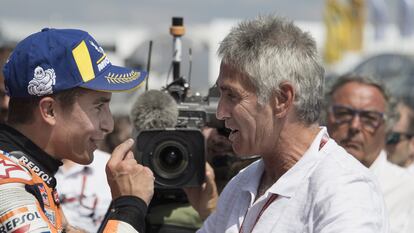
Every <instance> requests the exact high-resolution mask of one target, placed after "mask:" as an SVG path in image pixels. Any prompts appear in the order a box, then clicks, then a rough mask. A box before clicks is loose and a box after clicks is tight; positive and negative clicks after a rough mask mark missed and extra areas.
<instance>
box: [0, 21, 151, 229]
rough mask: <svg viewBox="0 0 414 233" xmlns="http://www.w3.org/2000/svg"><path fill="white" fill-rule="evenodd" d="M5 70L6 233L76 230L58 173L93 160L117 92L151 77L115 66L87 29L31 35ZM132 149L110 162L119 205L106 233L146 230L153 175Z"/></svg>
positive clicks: (0, 184) (1, 176)
mask: <svg viewBox="0 0 414 233" xmlns="http://www.w3.org/2000/svg"><path fill="white" fill-rule="evenodd" d="M3 72H4V77H5V85H6V89H7V91H8V95H9V96H10V104H9V115H8V121H7V125H0V149H1V150H2V152H1V153H0V171H3V173H0V203H1V206H0V219H1V221H2V223H1V224H2V225H1V226H0V232H46V231H47V232H49V231H50V232H71V231H74V229H73V228H72V227H71V226H69V225H68V224H67V222H66V219H65V217H64V214H63V213H62V211H61V208H60V204H59V201H58V200H59V199H58V197H57V190H56V188H55V187H56V180H55V178H54V173H55V172H56V171H57V169H58V168H59V166H60V165H62V162H61V160H62V159H69V160H72V161H73V162H76V163H80V164H89V163H91V162H92V160H93V151H94V150H95V149H96V148H97V144H98V143H99V142H100V141H101V140H103V138H104V136H105V135H106V134H107V133H109V132H111V131H112V128H113V120H112V116H111V113H110V110H109V101H110V99H111V95H112V94H111V93H110V92H111V91H121V90H129V89H133V88H135V87H137V86H138V85H140V84H141V83H142V82H143V81H144V80H145V76H146V74H145V73H144V72H138V71H133V70H130V69H127V68H122V67H116V66H113V65H112V64H111V63H110V61H109V59H108V58H107V56H106V54H105V52H104V51H103V49H102V48H101V47H100V46H99V45H98V43H97V42H96V41H95V40H94V39H93V38H92V37H91V36H90V35H89V34H88V33H87V32H84V31H80V30H75V29H43V30H42V31H41V32H38V33H35V34H32V35H31V36H29V37H27V38H26V39H24V40H23V41H21V42H20V43H19V44H18V45H17V46H16V48H15V50H14V52H13V54H12V55H11V57H10V59H9V61H8V62H7V63H6V65H5V67H4V70H3ZM132 145H133V140H132V139H128V140H126V141H125V142H124V143H122V144H121V145H119V146H118V147H117V148H116V149H115V150H114V151H113V153H112V155H111V158H110V159H109V161H108V163H107V167H106V173H107V180H108V183H109V186H110V188H111V193H112V199H113V202H112V204H111V207H110V210H109V211H108V213H107V216H106V220H105V221H104V223H103V224H102V226H101V228H100V232H141V233H142V232H144V217H145V213H146V208H147V205H148V203H149V202H150V200H151V197H152V194H153V182H154V177H153V174H152V172H151V171H150V170H149V169H148V168H146V167H143V166H141V165H139V164H137V162H136V160H135V159H134V156H133V153H132V152H131V148H132ZM131 181H133V182H131ZM78 232H79V231H78Z"/></svg>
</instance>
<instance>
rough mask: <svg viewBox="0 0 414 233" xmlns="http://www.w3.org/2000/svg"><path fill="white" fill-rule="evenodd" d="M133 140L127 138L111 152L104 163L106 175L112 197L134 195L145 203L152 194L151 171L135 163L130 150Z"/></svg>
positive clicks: (152, 180)
mask: <svg viewBox="0 0 414 233" xmlns="http://www.w3.org/2000/svg"><path fill="white" fill-rule="evenodd" d="M133 144H134V140H132V139H128V140H126V141H125V142H123V143H121V144H120V145H119V146H117V147H116V148H115V150H114V151H113V152H112V156H111V158H110V159H109V161H108V163H107V164H106V177H107V179H108V184H109V187H110V188H111V193H112V199H116V198H118V197H120V196H129V195H131V196H136V197H138V198H140V199H142V200H143V201H145V203H147V205H148V204H149V203H150V201H151V198H152V195H153V194H154V180H155V178H154V175H153V174H152V171H151V170H150V169H149V168H147V167H144V166H142V165H140V164H138V163H137V161H136V160H135V158H134V154H133V153H132V151H131V148H132V145H133Z"/></svg>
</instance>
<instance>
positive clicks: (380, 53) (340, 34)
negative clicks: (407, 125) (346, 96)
mask: <svg viewBox="0 0 414 233" xmlns="http://www.w3.org/2000/svg"><path fill="white" fill-rule="evenodd" d="M270 13H275V14H277V15H280V16H283V17H287V18H289V19H291V20H293V21H295V23H297V25H299V26H300V27H301V28H302V29H304V30H305V31H308V32H309V33H310V34H311V35H312V36H313V37H314V38H315V40H316V42H317V45H318V49H319V51H320V54H321V57H322V58H323V60H324V62H325V64H326V70H327V79H329V78H331V77H335V76H337V75H340V74H343V73H346V72H350V71H358V72H365V73H373V74H375V75H377V76H379V77H380V78H383V79H384V80H386V81H387V82H389V83H390V86H391V87H392V89H395V90H401V88H403V87H404V88H405V89H407V90H405V92H411V86H412V85H411V84H410V85H407V82H410V83H411V80H412V77H411V76H413V75H414V65H413V64H414V60H413V55H414V35H413V34H414V0H295V1H291V0H254V1H253V0H238V1H235V0H228V1H218V0H210V1H199V0H176V1H166V0H152V1H132V0H119V1H111V0H100V1H81V0H71V1H50V0H37V1H21V0H2V1H1V7H0V46H1V50H0V52H1V56H2V58H1V59H2V60H3V61H4V60H5V59H6V58H5V57H7V56H8V52H9V51H10V49H11V48H13V46H14V45H15V44H16V43H17V42H18V41H20V40H21V39H23V38H25V37H26V36H28V35H29V34H31V33H33V32H37V31H39V30H41V29H42V28H44V27H54V28H79V29H83V30H86V31H88V32H89V33H90V34H91V35H92V36H94V37H95V39H96V40H97V41H98V42H99V43H100V44H101V46H102V47H103V48H104V49H105V51H106V53H107V54H108V56H109V58H110V59H111V61H112V63H113V64H116V65H126V66H130V67H141V68H144V69H146V66H147V58H148V48H149V41H150V40H152V41H153V49H152V59H151V70H150V71H151V73H150V79H149V89H160V88H162V87H165V86H166V85H167V83H169V82H171V81H172V74H171V72H169V71H170V67H171V61H172V53H173V52H172V50H173V48H172V47H173V46H172V44H173V43H172V40H173V37H172V36H171V35H170V33H169V28H170V26H171V18H172V17H175V16H179V17H183V18H184V26H185V28H186V32H185V35H184V36H183V37H182V44H183V47H182V48H183V49H182V64H181V74H182V75H184V76H185V77H186V78H187V79H189V78H190V79H191V83H190V84H191V90H192V93H193V94H199V95H202V96H205V95H207V91H208V88H209V87H210V86H212V85H213V84H214V82H215V80H216V78H217V74H218V70H219V60H218V58H217V56H216V50H217V47H218V45H219V42H220V41H221V39H222V38H223V37H224V36H225V35H226V33H227V32H228V31H229V29H230V28H231V27H232V26H233V25H234V24H235V23H237V22H238V21H240V20H242V19H246V18H254V17H255V16H257V15H259V14H270ZM190 49H191V54H190V52H189V51H190ZM190 64H191V65H190ZM190 66H191V69H190ZM190 70H191V74H190ZM190 76H191V77H190ZM402 80H404V81H402ZM142 91H143V89H141V90H138V91H137V92H136V93H125V94H122V95H114V101H113V102H112V110H113V111H114V113H119V114H123V113H128V112H129V109H130V105H132V103H133V100H134V99H135V96H136V95H138V94H139V92H142ZM129 99H132V101H129Z"/></svg>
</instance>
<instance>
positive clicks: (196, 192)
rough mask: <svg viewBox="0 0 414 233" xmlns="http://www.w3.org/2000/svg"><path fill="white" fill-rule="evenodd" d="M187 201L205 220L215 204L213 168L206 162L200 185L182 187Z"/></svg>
mask: <svg viewBox="0 0 414 233" xmlns="http://www.w3.org/2000/svg"><path fill="white" fill-rule="evenodd" d="M184 192H185V193H186V194H187V197H188V201H189V202H190V204H191V205H192V206H193V208H194V209H195V210H196V211H197V212H198V214H199V215H200V217H201V219H203V220H205V219H206V218H207V217H208V216H209V215H210V214H211V213H212V212H213V211H214V210H215V209H216V206H217V199H218V193H217V185H216V182H215V181H214V170H213V168H212V167H211V166H210V164H208V163H206V180H205V182H204V183H203V184H202V185H201V187H194V188H184Z"/></svg>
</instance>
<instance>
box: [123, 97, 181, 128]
mask: <svg viewBox="0 0 414 233" xmlns="http://www.w3.org/2000/svg"><path fill="white" fill-rule="evenodd" d="M130 117H131V122H132V124H133V126H134V128H135V130H136V131H141V130H146V129H156V128H173V127H175V126H176V125H177V121H178V107H177V103H176V102H175V100H174V98H172V97H171V96H170V95H169V94H168V93H165V92H162V91H158V90H149V91H147V92H145V93H143V94H141V95H140V96H138V98H137V100H136V101H135V103H134V105H133V106H132V109H131V115H130Z"/></svg>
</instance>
